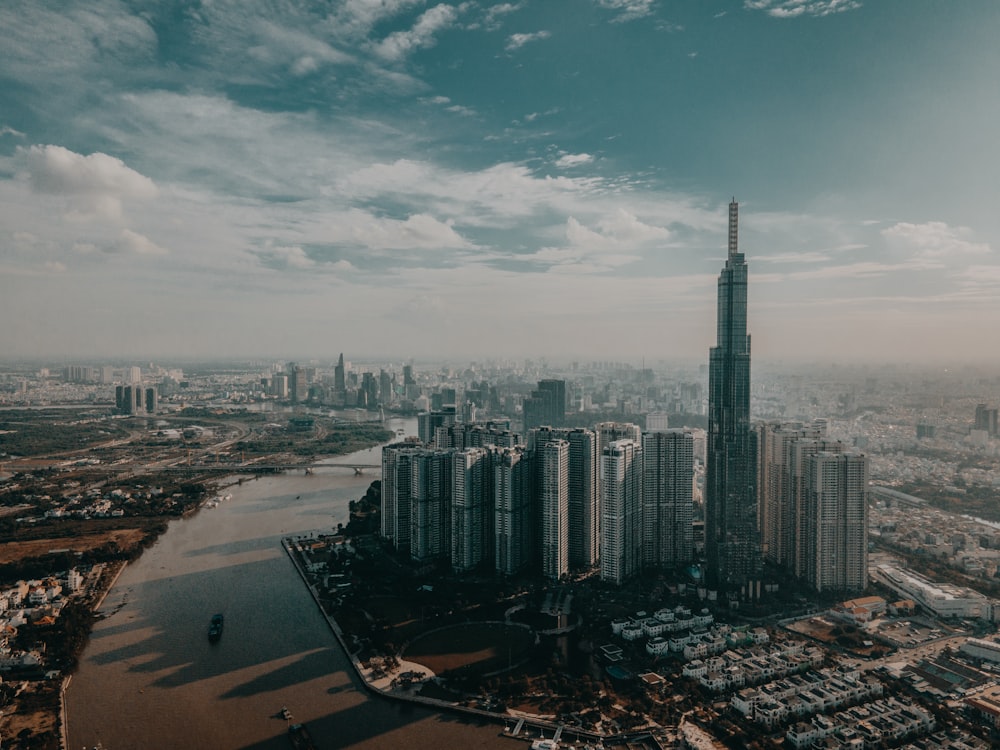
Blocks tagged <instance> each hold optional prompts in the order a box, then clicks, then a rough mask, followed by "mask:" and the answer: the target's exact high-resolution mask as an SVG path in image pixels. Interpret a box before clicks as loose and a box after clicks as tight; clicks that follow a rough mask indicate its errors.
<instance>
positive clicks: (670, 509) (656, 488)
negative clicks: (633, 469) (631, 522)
mask: <svg viewBox="0 0 1000 750" xmlns="http://www.w3.org/2000/svg"><path fill="white" fill-rule="evenodd" d="M642 463H643V481H642V564H643V567H644V568H660V569H669V568H675V567H677V566H679V565H686V564H688V563H690V562H691V561H692V558H693V556H694V547H693V544H694V542H693V527H692V514H693V510H694V497H693V494H694V437H693V436H692V434H691V433H690V432H688V431H686V430H658V431H656V432H646V433H644V434H643V436H642Z"/></svg>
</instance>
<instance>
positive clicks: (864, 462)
mask: <svg viewBox="0 0 1000 750" xmlns="http://www.w3.org/2000/svg"><path fill="white" fill-rule="evenodd" d="M805 480H806V481H805V495H806V497H805V508H804V510H805V516H806V524H805V527H806V533H805V545H804V546H805V552H806V554H805V579H806V582H808V583H809V584H810V585H811V586H812V587H813V588H815V589H816V590H817V591H828V590H836V591H862V590H864V588H865V587H866V586H867V585H868V494H867V493H868V458H867V457H866V456H865V455H864V454H863V453H856V452H854V451H850V452H843V453H834V452H831V451H820V452H818V453H815V454H813V455H811V456H809V457H808V458H807V460H806V477H805Z"/></svg>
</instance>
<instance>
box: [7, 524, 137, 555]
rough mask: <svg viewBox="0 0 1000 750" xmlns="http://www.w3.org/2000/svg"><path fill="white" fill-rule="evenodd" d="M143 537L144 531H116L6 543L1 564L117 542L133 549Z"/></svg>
mask: <svg viewBox="0 0 1000 750" xmlns="http://www.w3.org/2000/svg"><path fill="white" fill-rule="evenodd" d="M143 535H144V532H143V531H142V529H115V530H112V531H102V532H99V533H97V534H85V535H83V536H75V537H58V538H55V539H32V540H31V541H26V542H5V543H4V544H2V545H0V563H9V562H17V561H18V560H23V559H24V558H27V557H40V556H42V555H46V554H48V553H50V552H52V551H54V550H66V549H68V550H72V551H73V552H85V551H87V550H92V549H94V548H96V547H100V546H102V545H104V544H107V543H108V542H116V543H117V544H118V546H119V547H120V548H121V549H123V550H125V549H131V548H132V547H134V546H135V545H137V544H139V543H140V542H141V541H142V538H143Z"/></svg>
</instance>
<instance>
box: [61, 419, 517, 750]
mask: <svg viewBox="0 0 1000 750" xmlns="http://www.w3.org/2000/svg"><path fill="white" fill-rule="evenodd" d="M387 426H388V427H390V428H391V429H394V430H395V429H398V428H403V429H405V430H406V433H407V434H414V433H415V431H416V420H413V419H410V420H391V421H390V422H388V423H387ZM380 456H381V453H380V450H379V449H378V448H374V449H371V450H369V451H361V452H359V453H355V454H352V455H351V456H349V457H338V458H337V459H334V460H337V461H345V460H357V461H358V462H359V463H368V464H374V463H379V462H380V460H381V459H380ZM377 476H378V472H377V471H370V472H369V473H368V474H366V475H363V476H354V475H353V473H352V472H351V471H350V470H348V469H334V468H331V469H317V470H316V472H315V473H314V474H312V475H308V476H306V475H303V474H285V475H276V476H270V477H266V478H262V479H258V480H254V481H246V482H244V484H243V485H242V486H238V487H237V486H233V487H230V488H228V489H225V490H223V491H222V494H230V493H231V495H232V499H231V500H228V501H225V502H222V503H220V504H219V506H218V507H216V508H203V509H202V510H201V511H199V512H198V513H197V514H196V515H194V516H192V517H191V518H188V519H184V520H178V521H174V522H172V523H171V524H170V527H169V528H168V530H167V531H166V533H164V534H163V535H162V536H161V537H160V539H159V540H158V541H157V543H156V544H155V545H153V547H151V548H150V549H148V550H146V552H145V553H144V554H143V555H142V557H140V558H139V559H138V560H137V561H136V562H134V563H132V564H131V565H129V566H128V567H126V568H125V570H124V571H123V572H122V574H121V576H120V578H119V579H118V582H117V583H116V584H115V586H114V587H113V588H112V590H111V591H110V592H109V594H108V597H107V598H106V599H105V601H104V604H103V606H102V608H101V611H102V612H103V613H106V614H107V617H106V618H105V619H103V620H100V621H99V622H97V623H96V625H95V627H94V631H93V633H92V634H91V639H90V642H89V644H88V645H87V648H86V649H85V650H84V652H83V655H82V657H81V660H80V667H79V670H78V671H77V673H76V674H75V675H74V676H73V679H72V681H71V682H70V685H69V688H68V690H67V693H66V717H67V727H68V747H69V748H71V749H72V748H83V747H87V748H89V747H92V746H94V745H96V744H98V743H100V744H101V745H102V746H103V747H104V748H105V749H106V750H158V749H159V748H195V749H197V748H206V749H207V748H213V749H216V750H218V749H222V750H227V749H229V748H234V749H236V748H246V749H251V748H252V749H253V750H271V749H273V750H278V748H282V749H283V750H286V749H287V748H288V747H290V743H289V740H288V738H287V736H286V734H287V731H286V721H285V719H283V718H282V717H281V715H280V712H281V708H282V707H283V706H287V707H288V709H289V710H290V711H291V713H292V715H293V717H294V720H295V721H298V722H304V723H305V724H306V725H307V726H308V728H309V731H310V732H311V734H312V735H313V738H314V740H315V743H316V746H317V748H319V749H320V750H329V749H331V748H357V749H358V750H369V749H371V750H375V749H376V748H395V747H405V748H407V750H411V749H414V748H416V749H419V748H428V749H430V748H433V749H434V750H441V749H442V748H449V747H462V748H490V749H492V748H507V750H516V748H518V747H519V746H520V745H519V743H515V742H514V741H512V740H509V739H504V738H502V737H500V736H499V730H500V727H499V726H498V725H495V724H483V723H481V722H480V721H479V720H477V719H472V718H465V717H461V716H458V715H449V714H445V715H442V714H437V713H433V712H430V711H428V710H426V709H424V708H419V707H416V706H412V705H409V704H399V703H395V702H390V701H388V700H385V699H382V698H377V697H373V696H371V695H369V694H368V693H367V692H365V690H364V689H363V688H362V687H361V685H360V684H359V683H358V681H357V678H356V677H355V675H354V673H353V670H352V669H351V667H350V662H349V661H348V659H347V657H346V656H345V655H344V653H343V651H342V650H341V649H340V646H339V644H338V643H337V641H336V639H335V637H334V636H333V634H332V633H331V632H330V630H329V628H328V627H327V624H326V622H325V621H324V619H323V617H322V615H321V614H320V613H319V611H318V609H317V608H316V605H315V604H314V603H313V601H312V599H311V598H310V596H309V593H308V591H307V590H306V588H305V586H304V585H303V583H302V581H301V579H300V578H299V577H298V574H297V573H296V571H295V568H294V567H293V565H292V563H291V561H290V560H289V559H288V557H287V555H286V554H285V552H284V551H283V549H282V547H281V544H280V540H281V538H282V537H283V536H287V535H298V534H309V533H311V532H316V531H329V530H331V529H332V528H333V527H335V526H336V525H337V523H338V522H341V523H346V522H347V516H348V503H349V502H350V501H351V500H355V499H357V498H359V497H361V495H363V494H364V490H365V489H366V488H367V486H368V484H369V483H370V482H371V481H372V480H373V479H376V478H377ZM215 612H223V613H225V618H226V619H225V629H224V632H223V635H222V638H221V640H220V641H219V642H217V643H214V644H213V643H209V641H208V638H207V636H206V633H207V629H208V622H209V619H210V618H211V616H212V614H214V613H215Z"/></svg>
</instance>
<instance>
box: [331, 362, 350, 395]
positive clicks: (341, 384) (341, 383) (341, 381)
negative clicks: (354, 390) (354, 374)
mask: <svg viewBox="0 0 1000 750" xmlns="http://www.w3.org/2000/svg"><path fill="white" fill-rule="evenodd" d="M344 375H345V371H344V353H343V352H341V353H340V357H338V358H337V364H336V366H334V368H333V390H334V391H336V392H337V393H338V394H341V395H342V394H343V393H344V391H346V390H347V379H346V378H345V376H344Z"/></svg>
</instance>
